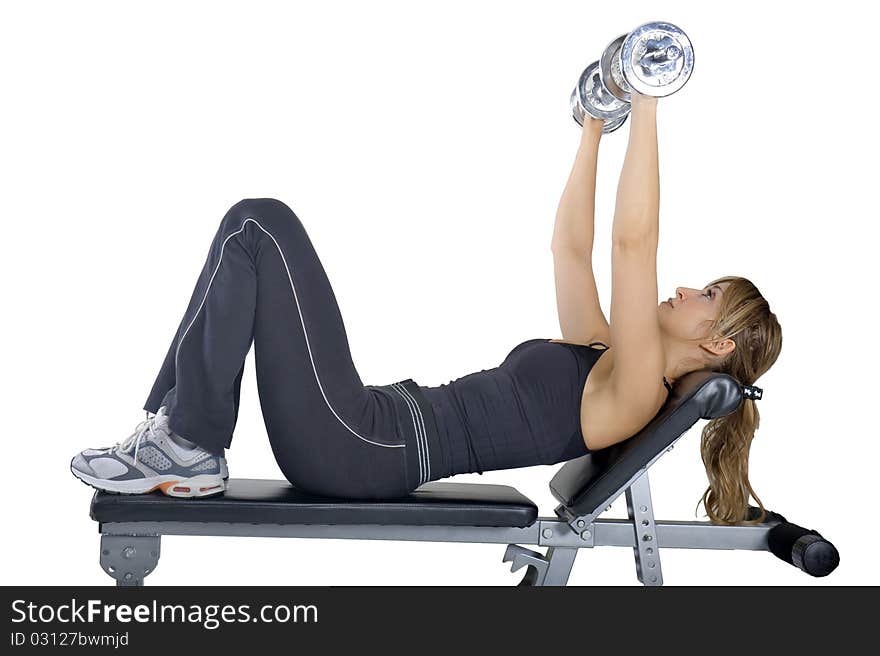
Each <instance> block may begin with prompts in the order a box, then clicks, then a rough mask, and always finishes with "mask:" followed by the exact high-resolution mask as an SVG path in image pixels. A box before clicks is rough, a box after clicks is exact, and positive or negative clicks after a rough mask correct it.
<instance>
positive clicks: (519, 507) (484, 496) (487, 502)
mask: <svg viewBox="0 0 880 656" xmlns="http://www.w3.org/2000/svg"><path fill="white" fill-rule="evenodd" d="M227 483H228V487H227V490H226V492H224V493H223V494H222V495H217V496H214V497H205V498H203V499H178V498H174V497H168V496H165V495H164V494H162V493H161V492H152V493H150V494H133V495H123V494H110V493H107V492H95V496H94V497H93V498H92V506H91V511H90V515H91V517H92V519H94V520H95V521H97V522H102V523H107V522H222V523H243V524H383V525H392V524H393V525H405V526H430V525H439V526H496V527H497V526H500V527H516V528H523V527H526V526H530V525H532V524H534V522H535V520H536V519H537V517H538V508H537V506H535V504H534V503H533V502H532V501H531V500H530V499H529V498H528V497H526V496H524V495H523V494H521V493H520V492H519V491H517V490H516V489H514V488H512V487H509V486H507V485H485V484H482V483H448V482H441V481H430V482H428V483H425V484H423V485H422V486H421V487H419V488H418V489H416V490H415V491H413V492H411V493H410V494H409V495H408V496H406V497H401V498H399V499H388V500H374V499H368V500H364V501H358V500H348V499H340V498H335V497H323V496H317V495H314V494H310V493H308V492H304V491H302V490H299V489H297V488H295V487H293V486H292V485H291V484H290V483H288V482H287V481H273V480H259V479H248V478H230V479H229V480H228V481H227Z"/></svg>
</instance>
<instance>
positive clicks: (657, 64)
mask: <svg viewBox="0 0 880 656" xmlns="http://www.w3.org/2000/svg"><path fill="white" fill-rule="evenodd" d="M693 69H694V49H693V46H692V45H691V42H690V39H689V38H688V36H687V35H686V34H685V33H684V31H683V30H682V29H681V28H679V27H678V26H676V25H673V24H672V23H661V22H654V23H645V24H644V25H640V26H639V27H637V28H636V29H634V30H633V31H632V32H629V33H627V34H622V35H620V36H619V37H617V38H616V39H614V41H612V42H611V43H609V44H608V46H607V47H606V48H605V50H604V51H603V52H602V57H601V58H600V59H599V61H598V62H594V63H592V64H590V65H589V66H588V67H587V68H586V69H585V70H584V72H583V73H581V76H580V79H579V80H578V83H577V85H576V86H575V89H574V91H572V93H571V98H570V101H569V102H570V105H571V112H572V116H573V117H574V120H575V121H577V123H578V124H579V125H581V126H582V125H583V123H584V117H585V116H592V117H593V118H597V119H601V120H603V121H605V124H604V125H603V127H602V131H603V132H605V133H608V132H613V131H614V130H616V129H617V128H619V127H620V126H621V125H623V123H624V122H625V121H626V117H627V116H628V115H629V110H630V100H631V98H632V92H633V91H636V92H638V93H641V94H643V95H646V96H668V95H670V94H673V93H675V92H676V91H678V90H679V89H681V88H682V87H683V86H684V85H685V83H686V82H687V81H688V79H689V78H690V76H691V73H692V72H693Z"/></svg>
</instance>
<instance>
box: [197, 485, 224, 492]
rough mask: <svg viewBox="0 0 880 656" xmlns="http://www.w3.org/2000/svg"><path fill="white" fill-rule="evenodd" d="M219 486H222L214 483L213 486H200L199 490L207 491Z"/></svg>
mask: <svg viewBox="0 0 880 656" xmlns="http://www.w3.org/2000/svg"><path fill="white" fill-rule="evenodd" d="M219 487H220V486H219V485H212V486H211V487H200V488H199V492H207V491H208V490H216V489H218V488H219Z"/></svg>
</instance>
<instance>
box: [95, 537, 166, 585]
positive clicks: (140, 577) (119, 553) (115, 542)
mask: <svg viewBox="0 0 880 656" xmlns="http://www.w3.org/2000/svg"><path fill="white" fill-rule="evenodd" d="M159 539H160V536H158V535H111V534H106V533H105V534H103V535H101V558H100V562H101V568H102V569H103V570H104V571H105V572H107V574H109V575H110V576H112V577H113V578H114V579H116V585H143V584H144V578H145V577H146V576H147V575H148V574H150V573H151V572H152V571H153V570H154V569H156V565H157V564H158V563H159Z"/></svg>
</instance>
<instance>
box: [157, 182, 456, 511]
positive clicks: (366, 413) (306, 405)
mask: <svg viewBox="0 0 880 656" xmlns="http://www.w3.org/2000/svg"><path fill="white" fill-rule="evenodd" d="M251 343H253V344H254V356H255V363H256V374H257V386H258V390H259V395H260V405H261V408H262V411H263V418H264V421H265V424H266V431H267V433H268V435H269V441H270V443H271V445H272V450H273V452H274V454H275V458H276V460H277V461H278V465H279V466H280V468H281V471H282V472H283V473H284V475H285V476H286V477H287V479H288V480H289V481H290V482H291V483H292V484H293V485H294V486H296V487H299V488H302V489H304V490H306V491H309V492H312V493H315V494H323V495H328V496H338V497H347V498H393V497H398V496H403V495H406V494H407V493H409V492H410V491H412V490H414V489H415V488H417V487H418V486H419V485H421V484H422V483H424V482H426V481H429V480H435V479H437V478H442V477H444V476H446V475H449V474H448V473H447V472H448V464H447V463H448V462H449V458H448V454H444V453H443V448H444V445H441V443H440V440H439V439H438V435H437V428H436V423H435V419H434V416H433V412H432V409H431V405H430V403H428V402H427V401H426V400H425V398H424V397H423V396H422V394H421V391H420V390H419V386H418V385H417V384H416V383H415V382H414V381H413V380H411V379H407V380H404V381H400V382H398V383H392V384H390V385H384V386H372V385H364V384H363V383H362V382H361V379H360V376H359V375H358V372H357V371H356V370H355V367H354V364H353V363H352V358H351V353H350V351H349V345H348V338H347V337H346V334H345V327H344V325H343V321H342V316H341V314H340V312H339V308H338V306H337V304H336V298H335V296H334V294H333V290H332V288H331V286H330V282H329V281H328V279H327V275H326V274H325V272H324V268H323V267H322V265H321V262H320V260H319V259H318V256H317V254H316V253H315V250H314V248H313V247H312V244H311V241H310V240H309V237H308V235H307V234H306V231H305V228H304V227H303V225H302V223H301V222H300V220H299V219H298V218H297V216H296V215H295V214H294V213H293V211H292V210H291V209H290V208H289V207H288V206H287V205H285V204H284V203H282V202H280V201H277V200H273V199H270V198H259V199H247V200H243V201H241V202H239V203H237V204H236V205H234V206H233V207H232V208H231V209H230V210H229V211H228V212H227V213H226V216H224V217H223V220H222V221H221V222H220V227H219V229H218V230H217V234H216V235H215V237H214V241H213V242H212V244H211V248H210V251H209V253H208V259H207V261H206V262H205V266H204V268H203V270H202V272H201V274H200V276H199V279H198V281H197V283H196V287H195V290H194V291H193V294H192V298H191V300H190V303H189V306H188V307H187V310H186V312H185V313H184V316H183V319H182V320H181V323H180V327H179V328H178V330H177V333H176V335H175V337H174V339H173V340H172V343H171V347H170V348H169V350H168V355H167V356H166V358H165V361H164V363H163V364H162V368H161V370H160V372H159V375H158V376H157V378H156V381H155V383H154V384H153V388H152V390H151V391H150V395H149V398H148V399H147V402H146V404H145V405H144V409H145V410H147V411H149V412H157V411H158V409H159V408H160V407H161V406H163V405H164V406H166V408H167V411H168V415H169V425H170V427H171V429H172V430H173V431H174V432H176V433H178V434H179V435H182V436H183V437H185V438H186V439H188V440H191V441H193V442H195V443H197V444H199V445H200V446H202V447H204V448H205V449H208V450H210V451H212V452H215V453H222V451H223V449H224V448H226V447H229V446H230V442H231V440H232V433H233V429H234V428H235V424H236V420H237V418H238V404H239V396H240V389H241V378H242V371H243V367H244V361H245V357H246V355H247V353H248V351H249V349H250V346H251Z"/></svg>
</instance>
